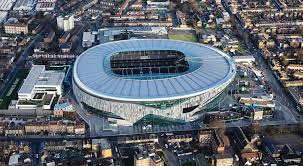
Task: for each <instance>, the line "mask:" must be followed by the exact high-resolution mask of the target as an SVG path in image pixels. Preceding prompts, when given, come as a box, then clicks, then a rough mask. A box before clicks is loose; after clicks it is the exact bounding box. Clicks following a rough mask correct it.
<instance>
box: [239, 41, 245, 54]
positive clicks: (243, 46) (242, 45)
mask: <svg viewBox="0 0 303 166" xmlns="http://www.w3.org/2000/svg"><path fill="white" fill-rule="evenodd" d="M246 50H247V47H246V46H245V45H244V44H243V43H241V44H240V45H239V49H238V52H239V53H244V52H246Z"/></svg>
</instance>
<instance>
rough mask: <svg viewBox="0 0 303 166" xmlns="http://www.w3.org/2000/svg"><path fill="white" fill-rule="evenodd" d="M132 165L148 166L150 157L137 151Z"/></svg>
mask: <svg viewBox="0 0 303 166" xmlns="http://www.w3.org/2000/svg"><path fill="white" fill-rule="evenodd" d="M134 166H150V157H149V156H147V155H145V154H140V153H137V154H136V155H135V156H134Z"/></svg>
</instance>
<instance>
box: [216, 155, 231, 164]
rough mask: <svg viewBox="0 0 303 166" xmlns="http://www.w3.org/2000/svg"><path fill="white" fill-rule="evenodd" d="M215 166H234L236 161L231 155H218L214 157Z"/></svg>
mask: <svg viewBox="0 0 303 166" xmlns="http://www.w3.org/2000/svg"><path fill="white" fill-rule="evenodd" d="M213 165H214V166H233V165H234V159H233V156H232V155H230V154H216V155H214V157H213Z"/></svg>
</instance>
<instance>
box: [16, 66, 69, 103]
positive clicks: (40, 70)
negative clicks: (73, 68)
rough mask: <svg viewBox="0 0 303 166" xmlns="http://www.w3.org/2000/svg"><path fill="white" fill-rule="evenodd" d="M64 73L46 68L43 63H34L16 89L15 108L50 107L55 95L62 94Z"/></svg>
mask: <svg viewBox="0 0 303 166" xmlns="http://www.w3.org/2000/svg"><path fill="white" fill-rule="evenodd" d="M64 77H65V73H64V72H62V71H55V70H54V71H53V70H46V69H45V66H44V65H34V66H33V67H32V69H31V70H30V72H29V74H28V76H27V77H26V79H25V80H24V82H23V84H22V86H21V88H20V90H19V91H18V102H17V104H16V108H17V109H35V108H37V106H40V105H41V106H42V108H43V109H51V105H52V103H53V101H54V99H55V98H56V97H60V96H61V94H62V83H63V80H64Z"/></svg>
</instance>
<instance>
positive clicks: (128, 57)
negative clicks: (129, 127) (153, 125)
mask: <svg viewBox="0 0 303 166" xmlns="http://www.w3.org/2000/svg"><path fill="white" fill-rule="evenodd" d="M235 73H236V68H235V65H234V63H233V62H232V60H231V58H230V57H229V56H228V55H226V54H225V53H223V52H221V51H219V50H217V49H215V48H213V47H209V46H206V45H202V44H198V43H190V42H182V41H174V40H166V39H149V40H125V41H117V42H111V43H106V44H102V45H99V46H96V47H93V48H91V49H89V50H87V51H86V52H84V53H83V54H82V55H81V56H80V57H79V58H78V59H77V61H76V62H75V66H74V73H73V91H74V94H75V96H76V98H77V100H78V102H81V103H85V104H87V105H88V106H91V107H93V108H96V109H98V110H101V111H106V112H111V113H113V114H115V115H118V116H120V117H121V118H123V119H125V120H127V121H128V122H130V123H131V124H133V123H135V122H136V121H138V120H139V119H141V118H143V117H144V116H146V115H149V114H155V115H160V116H164V117H168V118H175V119H182V120H185V121H189V120H193V119H194V118H195V117H194V116H193V114H194V113H195V112H197V111H199V110H200V108H201V107H202V106H204V105H205V104H207V103H208V102H210V101H211V100H212V99H214V98H215V97H216V96H218V95H219V94H220V93H221V92H222V91H223V90H224V89H225V88H226V86H227V85H228V84H229V83H230V82H231V81H232V79H233V78H234V76H235Z"/></svg>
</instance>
